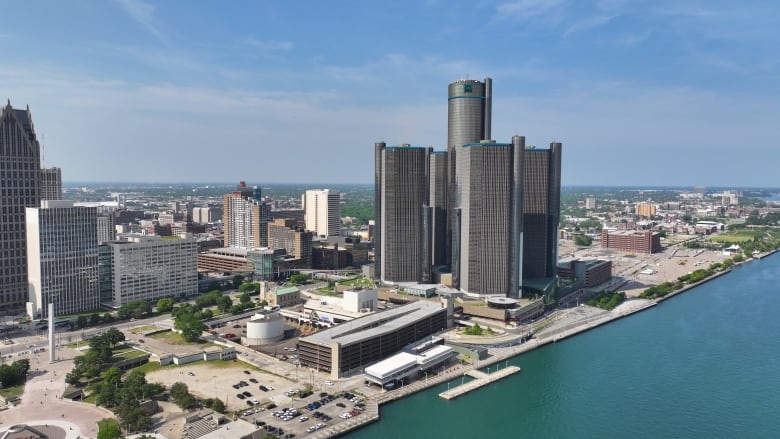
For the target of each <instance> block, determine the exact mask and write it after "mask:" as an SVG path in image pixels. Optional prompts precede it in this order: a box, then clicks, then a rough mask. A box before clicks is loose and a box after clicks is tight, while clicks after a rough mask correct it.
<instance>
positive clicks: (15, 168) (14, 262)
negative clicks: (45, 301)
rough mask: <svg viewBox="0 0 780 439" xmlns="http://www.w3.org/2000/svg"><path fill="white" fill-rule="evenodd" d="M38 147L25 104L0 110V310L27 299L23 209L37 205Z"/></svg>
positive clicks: (20, 305)
mask: <svg viewBox="0 0 780 439" xmlns="http://www.w3.org/2000/svg"><path fill="white" fill-rule="evenodd" d="M40 152H41V147H40V145H39V143H38V139H37V138H36V136H35V129H34V127H33V122H32V116H31V114H30V109H29V107H28V108H27V109H26V110H18V109H15V108H13V107H11V102H10V101H9V102H8V104H7V105H6V106H5V107H2V109H0V206H2V221H0V223H1V224H2V226H0V285H1V286H2V288H0V309H3V310H5V311H13V312H21V311H22V310H24V306H25V303H26V302H27V299H28V296H29V293H28V283H27V243H26V240H25V209H26V208H28V207H39V206H40V201H41V191H40V168H41V160H40Z"/></svg>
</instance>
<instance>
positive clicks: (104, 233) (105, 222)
mask: <svg viewBox="0 0 780 439" xmlns="http://www.w3.org/2000/svg"><path fill="white" fill-rule="evenodd" d="M115 239H116V226H115V225H114V212H112V211H111V210H106V211H104V212H98V214H97V240H98V244H104V243H106V242H108V241H113V240H115Z"/></svg>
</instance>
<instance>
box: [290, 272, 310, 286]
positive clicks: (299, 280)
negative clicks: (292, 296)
mask: <svg viewBox="0 0 780 439" xmlns="http://www.w3.org/2000/svg"><path fill="white" fill-rule="evenodd" d="M307 280H309V277H308V276H306V275H305V274H302V273H296V274H293V275H290V282H291V283H293V284H295V285H300V284H303V283H306V281H307Z"/></svg>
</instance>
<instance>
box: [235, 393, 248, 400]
mask: <svg viewBox="0 0 780 439" xmlns="http://www.w3.org/2000/svg"><path fill="white" fill-rule="evenodd" d="M236 398H238V399H244V398H246V396H244V395H243V394H241V393H236Z"/></svg>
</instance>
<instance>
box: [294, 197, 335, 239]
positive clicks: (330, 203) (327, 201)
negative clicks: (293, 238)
mask: <svg viewBox="0 0 780 439" xmlns="http://www.w3.org/2000/svg"><path fill="white" fill-rule="evenodd" d="M301 204H302V205H303V210H304V221H305V222H306V228H307V229H309V230H311V231H312V232H314V233H315V234H316V235H317V236H321V237H325V238H327V237H329V236H339V235H341V195H340V194H339V193H338V192H336V191H334V190H330V189H312V190H307V191H306V192H305V193H304V194H303V197H302V198H301Z"/></svg>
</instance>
